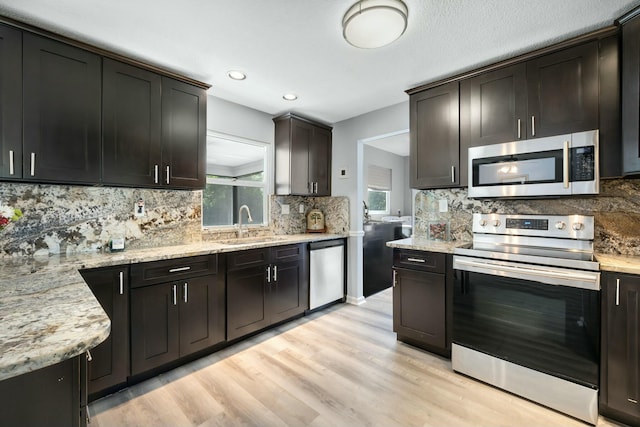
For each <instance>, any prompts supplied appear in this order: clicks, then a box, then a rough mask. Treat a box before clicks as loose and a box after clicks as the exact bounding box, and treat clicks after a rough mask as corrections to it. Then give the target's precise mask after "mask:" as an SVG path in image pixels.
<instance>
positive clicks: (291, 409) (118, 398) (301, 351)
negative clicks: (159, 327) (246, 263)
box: [90, 289, 618, 427]
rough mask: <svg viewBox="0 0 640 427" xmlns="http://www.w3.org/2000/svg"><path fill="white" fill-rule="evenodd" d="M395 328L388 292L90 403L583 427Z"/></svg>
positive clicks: (112, 422)
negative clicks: (456, 366)
mask: <svg viewBox="0 0 640 427" xmlns="http://www.w3.org/2000/svg"><path fill="white" fill-rule="evenodd" d="M392 325H393V318H392V293H391V290H390V289H389V290H386V291H383V292H381V293H379V294H376V295H373V296H371V297H369V298H367V301H366V303H364V304H362V305H359V306H354V305H346V304H342V305H338V306H333V307H330V308H328V309H325V310H324V311H322V312H316V313H313V314H311V315H309V316H306V317H303V318H300V319H297V320H295V321H293V322H290V323H288V324H285V325H280V326H278V327H276V328H274V329H272V330H269V331H266V332H264V333H262V334H260V335H256V336H254V337H251V338H249V339H247V340H245V341H242V342H240V343H237V344H235V345H233V346H231V347H228V348H225V349H223V350H221V351H218V352H217V353H214V354H211V355H209V356H207V357H204V358H202V359H199V360H197V361H195V362H192V363H190V364H187V365H185V366H182V367H180V368H177V369H175V370H173V371H170V372H167V373H165V374H162V375H160V376H158V377H156V378H153V379H151V380H149V381H145V382H143V383H140V384H137V385H134V386H132V387H130V388H128V389H126V390H124V391H122V392H120V393H116V394H114V395H111V396H107V397H105V398H103V399H100V400H98V401H96V402H93V403H92V404H91V405H90V410H91V414H92V422H91V426H92V427H114V426H169V425H170V426H175V427H181V426H199V427H217V426H225V427H226V426H274V427H275V426H278V427H287V426H289V427H298V426H300V427H302V426H308V427H328V426H354V427H357V426H384V427H393V426H443V425H447V426H484V425H491V426H505V427H506V426H515V425H518V426H539V425H545V426H585V425H586V424H584V423H582V422H580V421H578V420H575V419H573V418H570V417H567V416H565V415H563V414H560V413H558V412H555V411H552V410H549V409H547V408H544V407H542V406H540V405H537V404H535V403H533V402H530V401H527V400H525V399H521V398H519V397H518V396H515V395H512V394H509V393H506V392H504V391H502V390H499V389H497V388H494V387H491V386H489V385H486V384H483V383H481V382H478V381H475V380H473V379H471V378H468V377H466V376H463V375H459V374H456V373H455V372H453V371H452V370H451V362H450V361H449V360H447V359H445V358H442V357H440V356H436V355H433V354H431V353H428V352H426V351H423V350H420V349H418V348H415V347H412V346H410V345H407V344H404V343H401V342H398V341H396V336H395V334H394V333H393V331H392ZM616 425H618V424H616V423H614V422H613V421H611V420H608V419H605V418H602V417H600V420H599V426H605V427H607V426H608V427H612V426H616Z"/></svg>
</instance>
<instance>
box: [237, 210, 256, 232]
mask: <svg viewBox="0 0 640 427" xmlns="http://www.w3.org/2000/svg"><path fill="white" fill-rule="evenodd" d="M243 209H245V210H246V211H247V220H248V221H249V222H253V218H251V211H249V206H247V205H242V206H240V209H238V239H241V238H242V210H243Z"/></svg>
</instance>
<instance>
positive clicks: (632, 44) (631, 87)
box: [622, 18, 640, 174]
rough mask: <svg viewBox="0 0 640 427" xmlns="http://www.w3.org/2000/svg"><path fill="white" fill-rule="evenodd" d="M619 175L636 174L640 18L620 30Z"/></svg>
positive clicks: (638, 159)
mask: <svg viewBox="0 0 640 427" xmlns="http://www.w3.org/2000/svg"><path fill="white" fill-rule="evenodd" d="M622 87H623V88H624V90H623V91H622V150H623V154H624V155H623V157H622V159H623V160H622V172H623V173H624V174H635V173H640V19H638V18H636V19H632V20H630V21H629V22H627V23H625V24H624V26H623V27H622Z"/></svg>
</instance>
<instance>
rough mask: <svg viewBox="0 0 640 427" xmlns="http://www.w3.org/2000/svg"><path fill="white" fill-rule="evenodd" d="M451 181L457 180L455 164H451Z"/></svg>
mask: <svg viewBox="0 0 640 427" xmlns="http://www.w3.org/2000/svg"><path fill="white" fill-rule="evenodd" d="M451 182H452V183H455V182H456V167H455V166H453V165H452V166H451Z"/></svg>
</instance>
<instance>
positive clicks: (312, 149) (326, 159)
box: [309, 127, 331, 196]
mask: <svg viewBox="0 0 640 427" xmlns="http://www.w3.org/2000/svg"><path fill="white" fill-rule="evenodd" d="M309 181H310V182H311V183H313V184H312V185H313V186H314V187H313V188H312V190H313V191H312V193H313V195H314V196H330V195H331V131H329V130H326V129H322V128H319V127H316V128H315V129H314V131H313V136H312V138H311V141H310V142H309Z"/></svg>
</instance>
